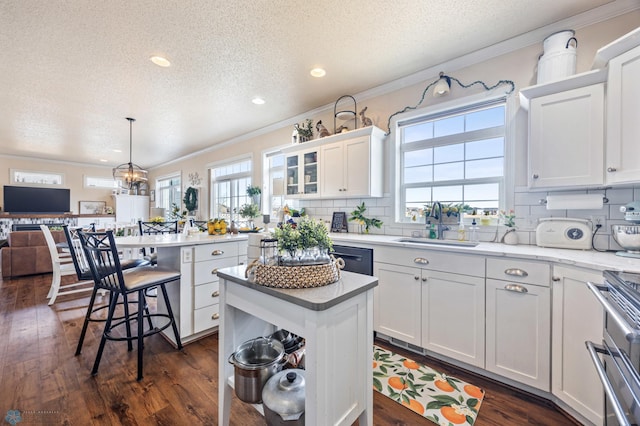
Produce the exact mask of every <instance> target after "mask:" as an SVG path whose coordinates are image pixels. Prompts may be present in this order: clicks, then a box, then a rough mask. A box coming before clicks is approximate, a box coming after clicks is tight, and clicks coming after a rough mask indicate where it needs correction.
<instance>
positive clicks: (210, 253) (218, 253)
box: [193, 242, 238, 262]
mask: <svg viewBox="0 0 640 426" xmlns="http://www.w3.org/2000/svg"><path fill="white" fill-rule="evenodd" d="M237 256H238V243H232V242H229V243H221V244H205V245H201V246H196V247H195V249H194V255H193V259H194V261H195V262H202V261H205V260H210V259H222V258H225V257H237Z"/></svg>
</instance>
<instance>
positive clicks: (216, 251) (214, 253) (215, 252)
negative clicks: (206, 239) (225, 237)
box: [211, 250, 224, 256]
mask: <svg viewBox="0 0 640 426" xmlns="http://www.w3.org/2000/svg"><path fill="white" fill-rule="evenodd" d="M223 254H224V251H223V250H214V251H212V252H211V256H220V255H223Z"/></svg>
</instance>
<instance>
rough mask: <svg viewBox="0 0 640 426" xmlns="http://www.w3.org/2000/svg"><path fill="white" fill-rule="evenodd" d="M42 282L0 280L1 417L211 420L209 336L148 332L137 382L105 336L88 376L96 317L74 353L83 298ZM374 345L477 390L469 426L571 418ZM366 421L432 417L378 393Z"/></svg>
mask: <svg viewBox="0 0 640 426" xmlns="http://www.w3.org/2000/svg"><path fill="white" fill-rule="evenodd" d="M64 278H67V280H66V281H69V279H68V278H69V277H63V279H64ZM49 283H50V275H39V276H33V277H26V278H18V279H13V280H4V281H0V384H1V386H0V418H2V419H4V418H5V416H6V415H7V413H8V411H9V410H19V411H20V414H21V417H22V422H21V423H18V426H20V425H22V424H56V425H58V424H67V425H90V424H96V425H118V424H124V425H187V424H189V425H199V424H204V425H216V424H217V419H218V407H217V405H218V396H217V395H218V377H217V375H218V374H217V373H218V362H217V360H218V339H217V336H216V335H212V336H210V337H207V338H204V339H201V340H199V341H197V342H194V343H191V344H189V345H187V346H185V348H184V350H182V351H177V350H175V349H174V348H173V347H171V346H170V345H169V344H168V343H167V342H166V341H165V340H164V339H163V338H162V337H161V336H159V335H155V336H152V337H150V338H148V339H146V340H145V353H144V359H145V371H144V373H145V374H144V379H143V380H142V381H141V382H137V381H136V352H135V350H134V351H132V352H127V350H126V344H125V343H124V342H107V346H106V349H105V352H104V356H103V360H102V363H101V365H100V371H99V373H98V375H97V376H96V377H92V376H91V375H90V370H91V367H92V364H93V361H94V356H95V353H96V349H97V343H98V341H99V336H100V332H101V329H102V324H100V323H93V324H91V325H90V328H89V332H88V334H87V338H86V340H85V343H84V349H83V351H82V354H81V355H80V356H77V357H76V356H74V352H75V347H76V343H77V340H78V336H79V334H80V329H81V326H82V320H83V317H84V314H85V311H86V307H87V303H88V299H89V296H88V294H81V295H77V296H61V297H59V298H58V300H57V301H56V303H55V305H54V306H52V307H49V306H47V303H46V299H45V297H46V294H47V291H48V287H49ZM377 343H378V344H380V345H381V346H385V347H388V348H389V349H391V350H393V351H395V352H398V353H402V354H404V355H406V356H408V357H411V358H412V359H414V360H416V361H419V362H423V363H426V364H429V365H431V366H433V367H434V368H436V369H438V370H440V371H443V372H446V373H448V374H451V375H454V376H456V377H458V378H460V379H463V380H466V381H469V382H471V383H473V384H475V385H477V386H480V387H482V388H483V389H485V391H486V397H485V400H484V403H483V404H482V407H481V409H480V414H479V416H478V420H477V422H476V425H477V426H488V425H500V426H505V425H573V424H577V423H576V422H575V421H573V420H572V419H570V418H569V417H567V416H565V415H564V414H563V413H561V412H560V411H558V410H557V409H555V408H554V407H553V405H552V404H550V403H548V402H545V401H544V400H540V399H538V398H537V397H534V396H531V395H528V394H525V393H523V392H520V391H518V390H515V389H512V388H509V387H505V386H502V385H500V384H498V383H496V382H493V381H490V380H487V379H484V378H482V377H479V376H475V375H473V374H469V373H466V372H465V371H462V370H459V369H457V368H454V367H452V366H449V365H446V364H443V363H440V362H438V361H436V360H431V359H426V358H424V357H421V356H419V355H416V354H413V353H409V352H404V351H403V350H402V349H400V348H396V347H393V346H389V345H387V344H385V343H384V342H377ZM3 424H8V423H6V421H5V423H3ZM231 424H232V425H238V426H250V425H264V424H265V422H264V420H263V418H262V417H261V416H260V415H259V414H258V413H257V412H256V411H255V410H254V409H253V408H252V407H251V406H249V405H247V404H244V403H242V402H240V401H239V400H238V399H236V398H234V400H233V401H232V415H231ZM374 424H375V425H433V424H432V423H431V422H429V421H427V420H425V419H424V418H422V417H421V416H419V415H417V414H415V413H413V412H411V411H409V410H408V409H405V408H404V407H400V406H399V405H398V404H396V403H395V402H393V401H391V400H390V399H388V398H386V397H384V396H382V395H380V394H378V393H377V392H374Z"/></svg>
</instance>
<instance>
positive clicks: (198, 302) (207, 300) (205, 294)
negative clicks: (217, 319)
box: [193, 281, 220, 309]
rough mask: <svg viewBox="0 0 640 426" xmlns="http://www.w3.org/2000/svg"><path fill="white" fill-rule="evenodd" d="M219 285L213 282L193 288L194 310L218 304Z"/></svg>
mask: <svg viewBox="0 0 640 426" xmlns="http://www.w3.org/2000/svg"><path fill="white" fill-rule="evenodd" d="M219 301H220V283H219V282H218V281H214V282H211V283H207V284H202V285H198V286H195V287H194V288H193V306H194V308H195V309H200V308H204V307H205V306H211V305H215V304H217V303H219Z"/></svg>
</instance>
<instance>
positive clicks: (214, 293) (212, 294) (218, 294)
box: [211, 291, 220, 297]
mask: <svg viewBox="0 0 640 426" xmlns="http://www.w3.org/2000/svg"><path fill="white" fill-rule="evenodd" d="M218 296H220V292H219V291H214V292H213V293H211V297H218Z"/></svg>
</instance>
